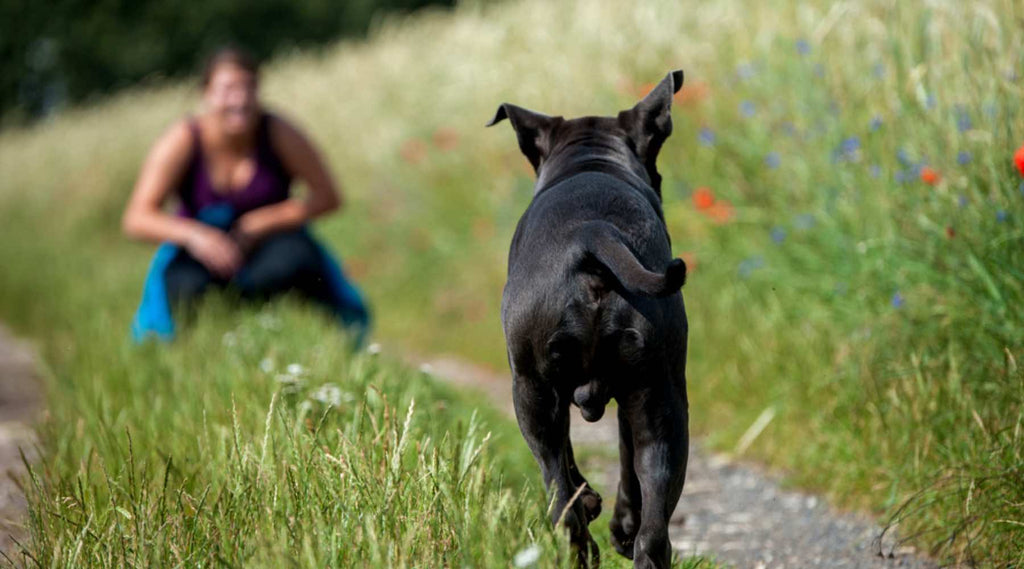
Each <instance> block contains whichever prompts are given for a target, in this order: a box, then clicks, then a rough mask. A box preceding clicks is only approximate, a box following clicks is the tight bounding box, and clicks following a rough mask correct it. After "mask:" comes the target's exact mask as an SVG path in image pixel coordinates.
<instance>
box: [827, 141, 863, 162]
mask: <svg viewBox="0 0 1024 569" xmlns="http://www.w3.org/2000/svg"><path fill="white" fill-rule="evenodd" d="M840 160H848V161H850V162H857V161H859V160H860V138H859V137H856V136H850V137H847V138H844V139H843V140H842V142H840V143H839V147H838V148H836V149H835V151H833V152H832V161H833V162H838V161H840Z"/></svg>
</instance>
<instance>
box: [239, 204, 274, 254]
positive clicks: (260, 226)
mask: <svg viewBox="0 0 1024 569" xmlns="http://www.w3.org/2000/svg"><path fill="white" fill-rule="evenodd" d="M276 209H277V208H275V207H274V206H267V207H261V208H258V209H254V210H252V211H250V212H247V213H244V214H242V215H241V217H239V218H238V219H237V220H236V221H235V224H234V226H232V227H231V238H232V239H234V241H235V243H236V244H237V245H238V247H239V249H240V250H241V251H242V253H244V254H247V253H249V252H250V251H252V250H253V249H254V248H255V247H256V245H258V244H259V242H260V241H262V240H263V239H264V238H265V237H267V236H268V235H270V234H271V233H274V232H275V230H277V229H278V228H277V227H276V225H277V224H276V223H274V222H275V221H276V219H275V217H280V216H279V215H278V216H275V215H274V213H275V210H276ZM268 214H269V215H268Z"/></svg>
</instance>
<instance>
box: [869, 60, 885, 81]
mask: <svg viewBox="0 0 1024 569" xmlns="http://www.w3.org/2000/svg"><path fill="white" fill-rule="evenodd" d="M871 72H872V73H874V75H875V77H877V78H879V79H881V78H882V77H885V65H883V64H881V63H876V64H875V66H874V68H873V69H872V71H871Z"/></svg>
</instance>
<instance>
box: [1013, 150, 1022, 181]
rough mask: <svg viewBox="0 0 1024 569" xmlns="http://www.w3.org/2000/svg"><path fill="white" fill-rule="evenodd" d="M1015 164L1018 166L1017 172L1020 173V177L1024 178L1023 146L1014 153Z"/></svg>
mask: <svg viewBox="0 0 1024 569" xmlns="http://www.w3.org/2000/svg"><path fill="white" fill-rule="evenodd" d="M1013 163H1014V164H1016V165H1017V171H1018V172H1020V175H1021V176H1024V145H1021V147H1020V148H1018V149H1017V151H1016V152H1014V153H1013Z"/></svg>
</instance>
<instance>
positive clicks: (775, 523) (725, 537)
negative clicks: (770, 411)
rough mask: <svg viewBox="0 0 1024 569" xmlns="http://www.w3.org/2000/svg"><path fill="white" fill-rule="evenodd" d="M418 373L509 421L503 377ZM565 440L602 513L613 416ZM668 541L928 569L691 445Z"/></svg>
mask: <svg viewBox="0 0 1024 569" xmlns="http://www.w3.org/2000/svg"><path fill="white" fill-rule="evenodd" d="M424 366H425V367H424V370H425V371H428V372H430V373H431V374H433V375H435V376H436V377H439V378H442V379H445V380H447V381H449V382H451V383H453V384H456V385H459V386H464V387H467V388H472V389H477V390H480V391H482V392H483V393H485V394H486V395H487V396H488V397H489V398H490V399H491V400H492V401H493V402H494V403H495V404H496V405H498V406H499V407H500V408H501V409H504V410H506V411H507V412H508V413H509V414H513V411H512V403H511V401H512V394H511V380H510V379H509V378H508V377H507V376H503V375H501V374H496V373H494V372H490V371H488V370H486V369H482V368H480V367H477V366H474V365H473V364H469V363H467V362H464V361H461V360H459V359H457V358H437V359H433V360H428V363H426V364H424ZM571 436H572V439H573V445H574V446H575V447H576V448H578V449H579V450H580V452H579V453H578V454H579V455H584V456H589V458H587V459H586V460H585V461H583V464H581V465H580V469H581V471H582V472H583V474H584V476H587V477H588V479H589V480H590V481H591V483H592V484H593V485H594V487H595V488H596V489H597V490H598V491H599V492H600V493H601V495H602V496H603V497H604V500H605V502H604V503H605V507H607V508H610V507H611V506H612V504H613V503H614V499H615V492H614V489H615V488H616V486H617V485H618V475H619V473H618V461H617V459H616V458H615V457H616V456H617V452H618V439H617V437H618V429H617V426H616V423H615V413H606V414H605V417H604V418H603V419H602V420H601V421H598V422H597V423H593V424H591V423H587V422H585V421H583V420H582V418H581V417H580V416H579V413H578V412H575V413H574V414H573V425H572V429H571ZM586 451H590V452H586ZM670 532H671V538H672V545H673V547H674V548H675V549H676V550H677V551H679V553H680V554H682V555H684V556H692V555H698V554H699V555H707V556H711V557H714V558H715V559H717V560H718V561H719V562H721V563H726V564H728V565H733V566H735V567H739V568H756V569H776V568H777V569H782V568H796V569H803V568H808V569H810V568H818V567H829V568H831V567H835V568H843V569H867V568H872V569H873V568H889V567H910V568H928V567H937V565H936V564H935V563H934V562H932V561H930V560H928V559H926V558H924V557H920V556H917V555H916V554H915V552H914V550H913V549H911V548H905V547H897V545H896V544H894V543H893V542H892V541H891V538H890V536H889V535H888V534H887V536H886V542H885V543H882V544H879V543H878V537H879V535H880V534H881V528H880V527H879V526H878V525H877V524H876V523H875V522H874V521H873V520H872V519H871V518H870V517H868V516H865V515H861V514H856V513H847V512H839V511H837V510H835V509H833V508H831V507H830V506H829V505H828V504H826V503H825V501H824V500H822V499H821V498H819V497H816V496H814V495H811V494H805V493H802V492H798V491H793V490H788V489H783V488H782V487H781V485H780V484H779V482H778V480H776V479H774V478H773V477H772V476H771V475H768V474H765V473H763V472H762V471H760V470H759V469H757V468H756V467H754V466H750V465H745V464H742V463H738V462H735V461H731V460H729V459H728V458H726V457H724V456H721V455H715V454H712V453H710V452H708V451H707V450H705V449H703V448H702V447H701V444H700V440H699V439H697V440H693V441H691V445H690V462H689V465H688V468H687V475H686V486H685V488H684V490H683V497H682V499H681V500H680V502H679V506H678V507H677V508H676V512H675V514H674V516H673V519H672V526H671V528H670ZM880 551H882V552H884V553H885V557H882V556H881V555H880V554H879V552H880Z"/></svg>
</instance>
